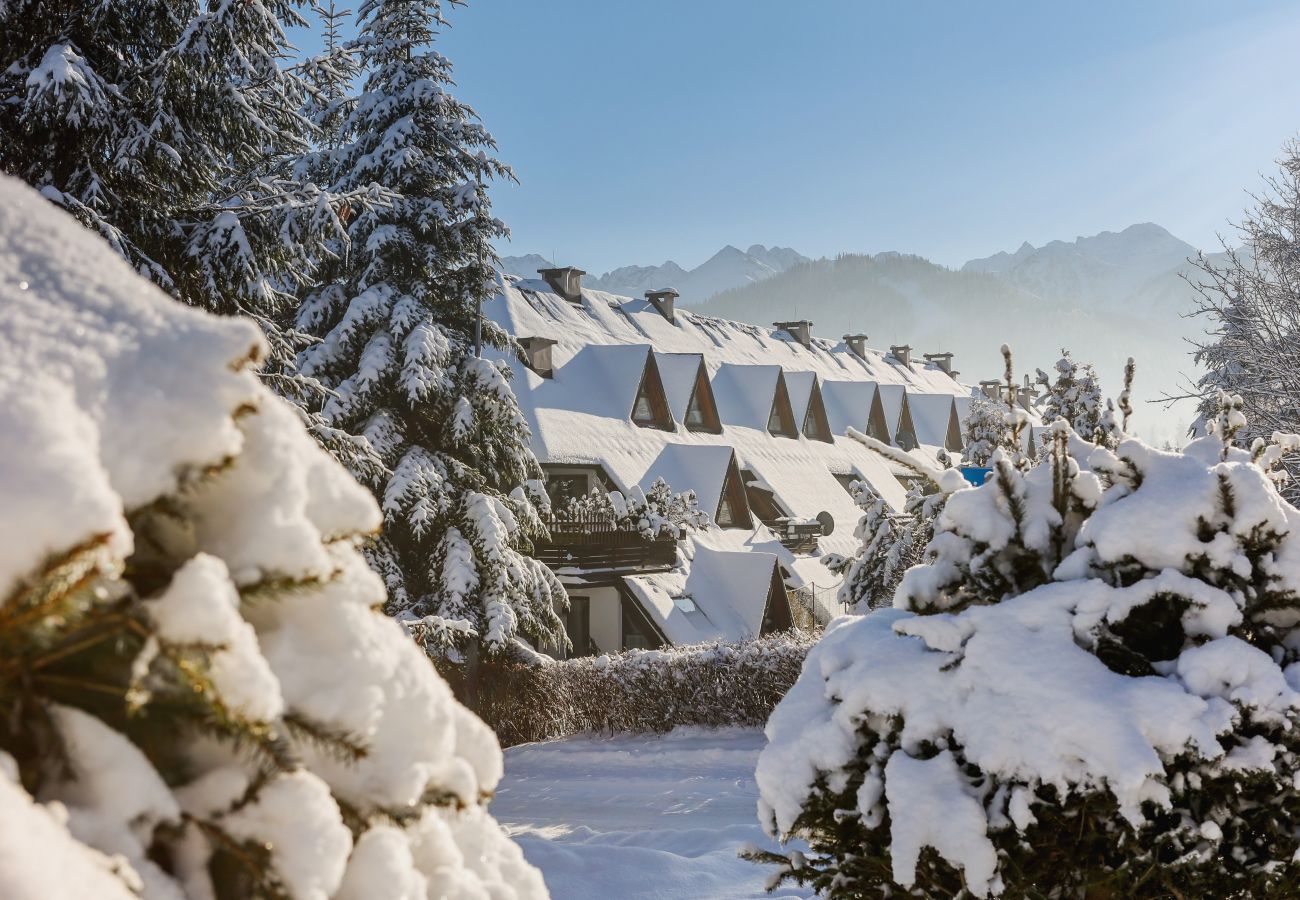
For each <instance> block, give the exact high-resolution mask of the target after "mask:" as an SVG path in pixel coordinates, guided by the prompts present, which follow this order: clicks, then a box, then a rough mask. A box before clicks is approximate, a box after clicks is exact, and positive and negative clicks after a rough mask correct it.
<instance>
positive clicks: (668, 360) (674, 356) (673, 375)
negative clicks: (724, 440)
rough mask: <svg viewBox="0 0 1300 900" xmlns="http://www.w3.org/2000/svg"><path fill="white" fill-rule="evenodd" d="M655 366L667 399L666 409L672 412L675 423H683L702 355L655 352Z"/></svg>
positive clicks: (698, 372) (702, 361) (702, 360)
mask: <svg viewBox="0 0 1300 900" xmlns="http://www.w3.org/2000/svg"><path fill="white" fill-rule="evenodd" d="M655 364H656V365H658V366H659V377H660V379H661V380H662V381H663V384H664V394H665V395H666V396H667V397H668V408H669V409H671V410H672V411H673V418H674V419H675V420H676V421H678V422H684V421H685V420H686V409H687V407H688V406H689V405H690V402H691V393H692V392H693V391H694V390H695V380H696V378H697V377H699V374H700V366H702V365H704V354H702V353H659V352H656V353H655Z"/></svg>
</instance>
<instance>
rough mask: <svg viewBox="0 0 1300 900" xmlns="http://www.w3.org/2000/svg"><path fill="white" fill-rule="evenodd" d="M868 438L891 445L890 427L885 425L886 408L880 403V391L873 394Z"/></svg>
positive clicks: (868, 423) (868, 415)
mask: <svg viewBox="0 0 1300 900" xmlns="http://www.w3.org/2000/svg"><path fill="white" fill-rule="evenodd" d="M867 436H868V437H873V438H875V439H876V440H878V441H880V442H881V443H882V444H888V443H891V441H890V436H889V426H888V425H887V424H886V423H885V407H884V405H882V404H881V402H880V389H879V388H877V389H876V390H874V391H872V392H871V411H870V412H869V413H868V414H867Z"/></svg>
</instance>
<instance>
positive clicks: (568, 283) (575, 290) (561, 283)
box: [537, 266, 587, 303]
mask: <svg viewBox="0 0 1300 900" xmlns="http://www.w3.org/2000/svg"><path fill="white" fill-rule="evenodd" d="M537 274H538V275H541V276H542V277H543V278H545V279H546V283H547V284H549V285H550V286H551V287H552V288H554V289H555V293H557V294H559V295H560V296H561V297H563V298H564V299H565V300H568V301H569V302H570V303H581V302H582V276H583V275H586V274H587V273H586V272H584V271H582V270H581V269H578V268H574V267H573V266H562V267H561V268H558V269H538V270H537Z"/></svg>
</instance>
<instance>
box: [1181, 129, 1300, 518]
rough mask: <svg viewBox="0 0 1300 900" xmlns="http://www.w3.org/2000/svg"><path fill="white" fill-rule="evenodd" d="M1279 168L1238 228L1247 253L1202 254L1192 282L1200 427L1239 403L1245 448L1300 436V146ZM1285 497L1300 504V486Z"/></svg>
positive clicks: (1297, 466) (1291, 466) (1294, 466)
mask: <svg viewBox="0 0 1300 900" xmlns="http://www.w3.org/2000/svg"><path fill="white" fill-rule="evenodd" d="M1278 166H1279V172H1278V174H1276V175H1274V176H1272V177H1270V178H1268V179H1267V180H1266V181H1265V184H1264V189H1263V191H1261V193H1260V194H1259V195H1257V196H1254V197H1253V198H1252V199H1253V200H1254V208H1253V209H1250V210H1248V211H1247V212H1246V215H1245V218H1244V219H1243V221H1242V222H1241V224H1240V225H1238V226H1237V232H1238V239H1239V240H1240V242H1241V243H1242V244H1244V246H1243V247H1241V248H1240V249H1236V248H1234V247H1232V246H1229V244H1228V242H1226V241H1225V242H1224V254H1223V258H1222V260H1221V261H1220V260H1218V259H1213V258H1210V257H1207V256H1205V255H1204V254H1198V256H1197V259H1196V268H1197V269H1198V270H1199V272H1198V275H1197V276H1194V277H1193V278H1189V279H1188V280H1189V282H1190V283H1191V284H1192V286H1193V287H1194V288H1195V289H1196V291H1197V293H1198V295H1199V299H1198V302H1197V307H1196V310H1195V312H1194V314H1195V315H1198V316H1201V317H1204V318H1205V319H1206V320H1207V322H1206V326H1207V328H1206V331H1207V332H1208V334H1209V337H1208V339H1207V340H1206V341H1205V342H1204V343H1202V344H1199V345H1197V347H1196V351H1195V357H1196V361H1197V362H1198V363H1200V364H1201V365H1203V366H1205V367H1206V369H1207V372H1206V374H1205V375H1204V376H1203V377H1202V378H1201V380H1200V382H1199V384H1198V387H1199V388H1200V410H1199V411H1200V417H1199V419H1198V426H1199V427H1203V425H1204V423H1205V422H1207V421H1210V420H1212V419H1213V418H1214V416H1215V415H1216V412H1217V408H1218V394H1219V392H1220V391H1226V392H1228V393H1230V394H1234V395H1237V396H1240V397H1241V398H1242V401H1243V404H1244V409H1245V412H1246V415H1247V418H1248V419H1249V424H1248V425H1247V426H1246V428H1245V429H1244V430H1243V431H1242V435H1241V436H1242V439H1243V440H1244V441H1245V442H1246V443H1247V444H1249V443H1250V442H1252V441H1253V440H1254V439H1255V438H1257V437H1263V438H1267V437H1268V436H1269V435H1270V434H1272V433H1273V432H1274V431H1296V430H1300V349H1298V348H1300V341H1298V338H1300V228H1297V220H1298V219H1300V142H1298V141H1294V140H1293V141H1290V142H1289V143H1288V144H1287V145H1286V147H1285V148H1284V149H1283V151H1282V158H1281V159H1280V160H1278ZM1198 426H1194V428H1196V427H1198ZM1284 462H1285V465H1286V466H1287V468H1288V470H1289V471H1290V472H1291V474H1292V475H1293V476H1298V475H1300V461H1297V460H1296V459H1294V458H1292V457H1290V456H1289V455H1288V456H1287V457H1286V458H1285V460H1284ZM1284 492H1285V493H1286V494H1287V496H1288V497H1289V499H1291V500H1293V501H1294V500H1296V499H1297V494H1300V480H1296V479H1295V478H1293V479H1292V481H1291V482H1290V483H1289V484H1288V485H1286V486H1285V488H1284Z"/></svg>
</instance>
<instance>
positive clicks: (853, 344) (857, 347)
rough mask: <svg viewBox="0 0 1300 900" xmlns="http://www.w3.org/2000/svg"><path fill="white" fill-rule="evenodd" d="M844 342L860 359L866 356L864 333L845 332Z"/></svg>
mask: <svg viewBox="0 0 1300 900" xmlns="http://www.w3.org/2000/svg"><path fill="white" fill-rule="evenodd" d="M844 343H845V345H846V346H847V347H848V348H849V350H850V351H851V352H853V353H856V354H857V355H858V357H859V358H860V359H866V358H867V336H866V335H865V334H846V335H844Z"/></svg>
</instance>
